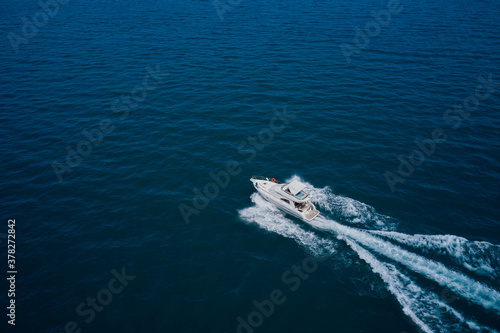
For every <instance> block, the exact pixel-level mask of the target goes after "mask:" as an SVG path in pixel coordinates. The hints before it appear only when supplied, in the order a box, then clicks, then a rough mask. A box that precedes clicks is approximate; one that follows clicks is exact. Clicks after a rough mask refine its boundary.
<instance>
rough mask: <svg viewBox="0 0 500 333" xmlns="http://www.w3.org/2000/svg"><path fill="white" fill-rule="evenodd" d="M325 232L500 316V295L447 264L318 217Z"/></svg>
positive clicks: (316, 220) (318, 222)
mask: <svg viewBox="0 0 500 333" xmlns="http://www.w3.org/2000/svg"><path fill="white" fill-rule="evenodd" d="M310 224H311V225H314V226H315V227H317V228H319V229H323V230H329V231H334V232H336V233H337V234H339V235H344V236H348V237H349V238H351V239H352V240H354V241H356V242H357V243H359V244H362V245H363V246H365V247H366V248H369V249H371V250H373V251H375V252H377V253H379V254H382V255H384V256H386V257H387V258H390V259H392V260H395V261H397V262H399V263H401V264H403V265H405V266H406V267H408V268H410V269H411V270H413V271H414V272H417V273H420V274H422V275H424V276H425V277H427V278H429V279H431V280H434V281H436V282H437V283H439V284H440V285H442V286H446V287H448V288H450V290H452V291H453V292H455V293H456V294H459V295H462V296H463V297H465V298H467V299H469V300H471V301H472V302H474V303H476V304H479V305H481V306H483V307H484V308H487V309H492V310H495V311H496V312H497V313H500V293H499V292H497V291H496V290H494V289H491V288H489V287H487V286H486V285H484V284H482V283H480V282H478V281H475V280H473V279H471V278H469V277H467V276H465V275H463V274H461V273H459V272H456V271H453V270H450V269H448V268H446V267H445V266H444V265H443V264H441V263H439V262H435V261H432V260H429V259H426V258H424V257H422V256H419V255H417V254H414V253H411V252H408V251H406V250H404V249H402V248H401V247H399V246H397V245H394V244H392V243H389V242H387V241H384V240H383V239H381V238H379V237H377V236H373V235H371V234H369V233H368V232H366V231H362V230H359V229H355V228H351V227H347V226H344V225H341V224H338V223H337V222H335V221H333V220H328V219H326V218H325V217H321V216H320V217H318V218H316V219H314V220H313V221H312V222H311V223H310Z"/></svg>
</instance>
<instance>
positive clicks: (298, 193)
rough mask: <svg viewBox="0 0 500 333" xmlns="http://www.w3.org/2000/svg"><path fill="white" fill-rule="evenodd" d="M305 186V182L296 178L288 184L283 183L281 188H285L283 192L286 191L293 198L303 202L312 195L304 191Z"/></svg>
mask: <svg viewBox="0 0 500 333" xmlns="http://www.w3.org/2000/svg"><path fill="white" fill-rule="evenodd" d="M305 187H306V185H305V184H303V183H301V182H299V181H297V180H294V181H292V182H290V183H288V184H285V185H283V186H282V187H281V190H283V192H285V193H286V194H288V195H291V196H292V198H293V199H296V200H297V201H300V202H302V201H304V200H306V199H308V198H309V197H310V195H309V193H306V192H304V191H303V189H304V188H305ZM293 199H292V200H293ZM294 201H295V200H294Z"/></svg>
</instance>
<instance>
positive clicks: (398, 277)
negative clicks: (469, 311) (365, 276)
mask: <svg viewBox="0 0 500 333" xmlns="http://www.w3.org/2000/svg"><path fill="white" fill-rule="evenodd" d="M344 240H345V242H346V243H347V245H349V246H350V247H351V248H352V249H353V250H354V251H355V252H356V253H357V254H358V255H359V257H360V258H361V259H363V260H364V261H365V262H367V263H368V264H369V265H370V267H371V268H372V271H373V272H375V273H377V274H378V275H380V277H381V278H382V280H384V282H385V283H386V284H387V287H388V289H389V291H390V292H391V293H392V294H393V295H394V296H395V297H396V299H397V300H398V302H399V304H401V306H402V308H403V312H404V313H405V314H406V315H407V316H408V317H410V318H411V319H412V320H413V322H414V323H415V324H417V325H418V326H419V327H420V329H421V330H422V331H423V332H427V333H433V332H450V331H453V332H460V331H462V332H463V331H464V328H468V329H469V330H472V331H476V332H483V331H484V330H488V331H489V332H496V331H495V330H492V329H490V328H487V327H481V326H479V325H478V324H477V323H475V322H473V321H468V320H466V319H465V318H464V316H462V315H461V314H460V313H459V312H458V311H456V310H455V309H453V308H452V307H450V306H449V305H448V304H446V303H445V302H443V301H442V300H441V299H439V297H438V296H437V295H436V294H434V293H430V292H426V291H425V290H423V289H422V288H420V287H419V286H417V285H416V284H415V283H414V282H413V281H412V280H411V279H409V278H408V277H407V276H405V275H403V274H402V273H401V272H400V271H398V270H397V269H396V267H395V266H394V265H391V264H387V263H381V262H380V261H378V260H377V259H376V258H375V257H374V256H373V255H371V254H370V253H369V252H368V251H366V250H365V249H364V248H362V247H361V246H359V245H358V244H357V243H356V242H354V241H353V240H352V239H349V238H347V237H344ZM421 318H425V319H426V321H425V322H424V320H422V319H421ZM452 326H453V327H452ZM464 326H467V327H464ZM497 333H498V332H497Z"/></svg>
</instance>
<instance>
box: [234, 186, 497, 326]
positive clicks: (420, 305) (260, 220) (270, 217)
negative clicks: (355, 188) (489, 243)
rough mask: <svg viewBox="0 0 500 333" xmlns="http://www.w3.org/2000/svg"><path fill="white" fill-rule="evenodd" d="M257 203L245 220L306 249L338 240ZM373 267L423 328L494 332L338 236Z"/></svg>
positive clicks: (324, 248)
mask: <svg viewBox="0 0 500 333" xmlns="http://www.w3.org/2000/svg"><path fill="white" fill-rule="evenodd" d="M251 199H252V201H253V202H254V204H255V205H254V206H252V207H249V208H245V209H243V210H241V211H239V213H240V216H241V218H242V219H243V220H245V221H247V222H251V223H256V224H258V225H259V226H260V227H261V228H263V229H265V230H267V231H270V232H275V233H278V234H280V235H282V236H284V237H287V238H291V239H294V240H295V241H296V242H297V243H298V244H299V245H301V246H303V247H305V248H306V250H307V251H309V252H312V253H314V254H317V255H331V254H333V253H334V252H335V244H334V243H333V242H332V241H331V240H329V239H325V238H323V237H320V236H317V235H316V234H315V233H313V232H308V231H305V230H303V228H302V227H301V226H300V225H298V224H295V223H293V222H292V221H291V220H289V219H288V218H286V217H285V216H284V215H283V214H282V213H281V212H280V211H279V210H278V209H277V208H276V207H275V206H274V205H272V204H270V203H268V202H267V201H266V200H265V199H263V198H262V197H261V196H260V195H259V194H257V193H254V194H253V195H252V196H251ZM339 238H342V239H343V240H344V241H346V242H347V244H348V245H349V246H350V247H351V248H352V249H353V250H354V251H355V252H357V254H358V255H359V256H360V258H361V259H363V260H364V261H366V262H367V263H368V264H369V265H370V266H371V268H372V271H373V272H375V273H377V274H379V275H380V276H381V277H382V279H383V281H384V282H385V283H386V284H387V287H388V289H389V291H390V292H391V293H392V294H393V295H394V296H395V297H396V299H397V300H398V302H399V303H400V304H401V306H402V308H403V312H404V313H405V314H406V315H407V316H408V317H410V318H411V319H412V321H413V322H414V323H416V324H417V325H418V326H419V327H420V328H421V330H422V331H423V332H427V333H428V332H450V331H454V332H459V331H464V329H466V328H468V329H469V330H472V331H473V332H483V331H485V330H487V331H489V332H495V333H498V332H496V331H494V330H491V329H487V328H485V327H481V326H479V325H478V324H477V323H475V322H473V321H467V320H466V319H465V318H464V317H463V316H462V315H461V314H460V313H459V312H457V311H456V310H455V309H453V308H451V307H450V306H449V305H448V304H446V303H445V302H443V301H442V300H441V299H440V298H439V297H438V296H437V295H435V294H434V293H431V292H427V291H425V290H423V289H422V288H420V287H419V286H417V285H416V284H415V283H414V282H413V281H412V280H411V279H410V278H408V277H407V276H405V275H404V274H403V273H401V272H400V271H398V270H397V269H396V267H395V266H394V265H392V264H388V263H382V262H380V261H379V260H377V259H376V258H375V257H374V256H373V255H371V254H370V253H369V252H368V251H367V250H365V249H364V248H363V247H361V246H360V245H358V244H357V243H356V242H355V241H354V240H352V239H351V238H350V237H348V236H339Z"/></svg>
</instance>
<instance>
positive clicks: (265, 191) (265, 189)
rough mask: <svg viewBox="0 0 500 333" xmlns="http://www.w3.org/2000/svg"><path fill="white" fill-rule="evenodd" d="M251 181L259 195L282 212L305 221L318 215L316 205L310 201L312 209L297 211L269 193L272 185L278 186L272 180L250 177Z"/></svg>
mask: <svg viewBox="0 0 500 333" xmlns="http://www.w3.org/2000/svg"><path fill="white" fill-rule="evenodd" d="M251 181H252V183H253V184H254V187H255V189H256V190H257V192H259V193H260V195H262V196H263V197H264V199H266V200H267V201H269V202H271V203H272V204H274V205H275V206H276V207H278V208H279V209H280V210H281V211H283V212H284V213H287V214H290V215H292V216H295V217H297V218H299V219H302V220H304V221H306V222H308V221H311V220H312V219H314V218H315V217H316V216H318V215H319V212H318V211H317V210H316V207H314V205H313V204H312V203H310V205H311V206H312V210H311V211H308V212H299V211H298V210H296V209H294V208H293V207H291V206H290V205H288V204H284V203H282V202H281V200H280V198H278V197H276V196H274V195H272V194H271V191H273V187H274V186H279V185H277V184H275V183H274V182H271V181H268V180H255V179H251Z"/></svg>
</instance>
